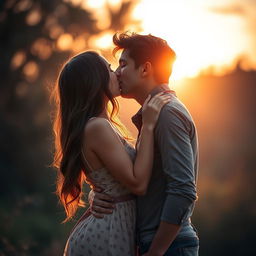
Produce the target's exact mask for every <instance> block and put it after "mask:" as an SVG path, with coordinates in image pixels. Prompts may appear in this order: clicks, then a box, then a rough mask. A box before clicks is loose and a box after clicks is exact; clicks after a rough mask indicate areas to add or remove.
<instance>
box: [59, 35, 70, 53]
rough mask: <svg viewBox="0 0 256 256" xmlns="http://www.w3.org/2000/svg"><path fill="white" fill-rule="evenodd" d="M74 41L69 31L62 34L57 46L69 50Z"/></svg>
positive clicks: (62, 49)
mask: <svg viewBox="0 0 256 256" xmlns="http://www.w3.org/2000/svg"><path fill="white" fill-rule="evenodd" d="M73 41H74V40H73V37H72V35H70V34H68V33H66V34H62V35H61V36H60V37H59V38H58V40H57V48H58V49H59V50H61V51H66V50H69V49H70V48H71V47H72V44H73Z"/></svg>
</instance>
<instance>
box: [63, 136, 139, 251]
mask: <svg viewBox="0 0 256 256" xmlns="http://www.w3.org/2000/svg"><path fill="white" fill-rule="evenodd" d="M119 137H120V136H119ZM120 139H121V141H122V143H123V144H124V147H125V149H126V151H127V153H128V154H129V155H130V157H131V159H132V160H134V158H135V150H134V148H133V147H132V146H131V145H130V144H128V143H127V142H126V141H125V140H124V139H122V138H120ZM85 161H86V159H85ZM87 165H89V164H87ZM89 167H90V166H89ZM87 177H88V179H89V180H90V183H92V184H93V185H95V186H96V187H100V188H102V189H103V193H105V194H108V195H110V196H112V197H114V198H116V199H117V200H116V201H117V202H116V204H115V209H114V210H113V213H112V214H105V215H104V218H102V219H99V218H95V217H94V216H92V215H89V216H88V217H86V218H85V219H83V220H82V221H79V222H78V224H77V225H76V226H75V228H74V230H73V232H72V233H71V234H70V236H69V238H68V241H67V243H66V247H65V251H64V256H87V255H88V256H90V255H92V256H120V255H122V256H134V255H136V249H135V248H136V244H135V221H136V208H135V207H136V206H135V200H134V198H133V199H132V198H131V196H130V197H129V195H130V191H129V190H128V189H126V188H125V187H124V186H123V185H121V184H120V183H119V182H118V181H116V180H115V179H114V177H112V175H111V174H110V172H109V171H108V170H107V169H106V168H101V169H99V170H95V171H91V172H89V173H87ZM89 214H90V213H89Z"/></svg>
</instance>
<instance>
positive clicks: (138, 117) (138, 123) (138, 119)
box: [132, 84, 176, 131]
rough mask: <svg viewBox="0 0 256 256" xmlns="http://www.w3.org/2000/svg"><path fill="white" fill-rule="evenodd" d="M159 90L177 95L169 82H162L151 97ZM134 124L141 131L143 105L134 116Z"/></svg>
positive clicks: (151, 93)
mask: <svg viewBox="0 0 256 256" xmlns="http://www.w3.org/2000/svg"><path fill="white" fill-rule="evenodd" d="M159 92H165V93H172V94H174V96H176V93H175V91H173V90H171V89H170V88H169V86H168V84H160V85H158V86H157V87H156V88H154V89H153V90H152V91H151V92H150V93H149V94H150V95H151V97H154V96H155V95H156V94H158V93H159ZM132 122H133V124H134V125H135V126H136V127H137V129H138V130H139V131H140V129H141V126H142V107H141V108H140V109H139V111H138V112H137V113H136V114H135V115H134V116H133V117H132Z"/></svg>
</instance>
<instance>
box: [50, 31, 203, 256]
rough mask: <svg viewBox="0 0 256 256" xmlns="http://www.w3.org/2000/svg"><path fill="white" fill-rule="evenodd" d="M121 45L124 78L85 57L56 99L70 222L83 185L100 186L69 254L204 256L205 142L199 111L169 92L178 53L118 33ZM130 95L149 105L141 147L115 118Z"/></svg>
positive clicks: (153, 40)
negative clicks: (196, 212)
mask: <svg viewBox="0 0 256 256" xmlns="http://www.w3.org/2000/svg"><path fill="white" fill-rule="evenodd" d="M113 43H114V45H115V48H114V50H113V53H114V54H115V53H116V52H118V51H121V56H120V58H119V66H118V68H117V69H116V70H115V71H113V70H112V69H111V66H110V64H109V63H108V61H107V60H106V59H105V58H103V57H102V56H100V55H99V54H98V53H97V52H94V51H86V52H82V53H80V54H78V55H76V56H74V57H73V58H71V59H70V60H68V61H67V62H66V64H65V65H64V66H63V68H62V70H61V71H60V74H59V76H58V81H57V83H56V87H55V89H54V91H53V93H54V96H55V100H56V110H57V111H56V118H55V123H54V132H55V155H54V165H55V167H56V168H57V174H58V175H57V194H58V196H59V199H60V201H61V203H62V204H63V206H64V208H65V211H66V219H65V221H64V222H66V221H68V220H70V219H71V218H72V217H73V216H74V215H75V213H76V211H77V209H78V207H79V206H83V205H84V202H83V200H82V186H83V183H84V182H85V181H86V182H87V183H89V184H90V186H91V187H92V191H91V192H90V193H89V199H88V200H89V202H90V207H89V209H88V210H87V211H86V212H85V213H84V214H83V216H82V217H81V218H80V220H79V221H78V222H77V223H76V225H75V227H74V228H73V230H72V232H71V234H70V236H69V238H68V240H67V243H66V246H65V250H64V255H65V256H77V255H83V256H87V255H92V256H135V255H142V256H159V255H161V256H162V255H164V256H169V255H170V256H197V255H198V251H199V238H198V234H197V231H196V229H195V228H194V226H193V224H192V223H191V219H190V218H191V216H192V213H193V209H194V205H195V201H196V200H197V192H196V183H197V172H198V139H197V131H196V127H195V124H194V122H193V119H192V117H191V115H190V113H189V111H188V110H187V108H186V107H185V106H184V104H183V103H182V102H181V101H180V100H179V99H178V98H177V96H176V94H175V92H174V91H173V90H170V88H169V87H168V81H169V78H170V75H171V73H172V66H173V63H174V61H175V58H176V54H175V52H174V51H173V49H172V48H171V47H170V46H169V45H168V44H167V42H166V41H165V40H163V39H161V38H159V37H156V36H153V35H150V34H149V35H140V34H136V33H119V34H118V33H117V34H115V35H114V36H113ZM120 95H121V96H122V97H124V98H133V99H135V100H136V101H137V102H138V103H139V104H140V105H141V109H140V110H139V111H138V112H137V113H136V114H135V115H134V116H133V117H132V122H133V123H134V125H135V126H136V127H137V129H138V138H137V141H136V146H135V147H133V146H132V144H131V143H130V141H129V139H128V138H127V136H126V133H125V132H124V131H125V127H124V126H123V125H122V124H121V123H120V122H118V120H117V119H116V118H115V116H116V113H117V109H118V105H117V102H116V99H115V98H116V97H117V96H120ZM109 106H110V107H109Z"/></svg>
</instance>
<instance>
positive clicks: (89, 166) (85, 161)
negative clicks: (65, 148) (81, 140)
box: [81, 148, 93, 172]
mask: <svg viewBox="0 0 256 256" xmlns="http://www.w3.org/2000/svg"><path fill="white" fill-rule="evenodd" d="M81 151H82V156H83V160H84V163H85V165H86V166H87V167H88V168H89V171H90V172H92V171H93V168H92V166H91V165H90V164H89V162H88V161H87V159H86V157H85V155H84V151H83V149H82V148H81Z"/></svg>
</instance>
